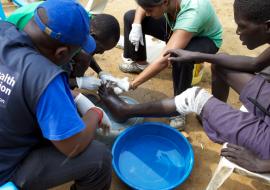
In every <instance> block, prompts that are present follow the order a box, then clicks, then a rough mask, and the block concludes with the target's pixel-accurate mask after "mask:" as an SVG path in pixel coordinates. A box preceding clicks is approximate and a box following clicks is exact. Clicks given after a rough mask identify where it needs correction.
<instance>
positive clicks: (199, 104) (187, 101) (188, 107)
mask: <svg viewBox="0 0 270 190" xmlns="http://www.w3.org/2000/svg"><path fill="white" fill-rule="evenodd" d="M212 96H213V95H212V94H209V93H208V92H207V91H206V90H204V89H202V88H199V87H192V88H189V89H187V90H186V91H184V92H183V93H181V94H179V95H178V96H176V97H175V99H174V102H175V106H176V110H177V111H178V112H179V113H180V114H182V115H187V114H189V113H196V114H198V115H199V114H200V113H201V111H202V109H203V106H204V105H205V103H206V102H207V101H208V100H209V99H210V98H211V97H212Z"/></svg>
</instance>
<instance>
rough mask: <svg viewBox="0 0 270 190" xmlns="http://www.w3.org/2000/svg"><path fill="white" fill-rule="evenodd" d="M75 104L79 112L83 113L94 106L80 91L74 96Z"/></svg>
mask: <svg viewBox="0 0 270 190" xmlns="http://www.w3.org/2000/svg"><path fill="white" fill-rule="evenodd" d="M74 101H75V103H76V106H77V108H78V110H79V112H80V113H81V114H82V115H84V114H86V112H87V111H88V110H89V109H90V108H92V107H95V105H94V104H93V103H92V102H91V101H90V100H89V99H88V98H87V97H85V96H84V95H82V94H81V93H80V94H79V95H78V96H76V98H75V99H74Z"/></svg>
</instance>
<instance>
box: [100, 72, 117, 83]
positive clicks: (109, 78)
mask: <svg viewBox="0 0 270 190" xmlns="http://www.w3.org/2000/svg"><path fill="white" fill-rule="evenodd" d="M98 77H99V78H100V79H101V80H102V81H103V82H108V81H112V82H116V78H115V77H113V76H112V75H111V74H110V73H107V72H105V71H101V72H99V73H98Z"/></svg>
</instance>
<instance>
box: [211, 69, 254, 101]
mask: <svg viewBox="0 0 270 190" xmlns="http://www.w3.org/2000/svg"><path fill="white" fill-rule="evenodd" d="M213 68H214V69H213ZM213 68H212V70H215V71H214V72H215V77H217V78H218V79H217V80H216V84H215V86H212V90H213V91H212V94H213V95H214V97H216V98H217V99H219V100H221V101H223V102H226V101H227V98H228V95H229V89H227V88H229V87H231V88H232V89H234V90H235V91H236V92H237V93H238V94H240V93H241V91H242V89H243V88H244V86H245V85H246V84H247V83H248V81H250V80H251V79H252V78H253V77H254V76H255V75H254V74H250V73H245V72H239V71H233V70H229V69H225V68H224V67H218V66H214V67H213ZM213 88H215V89H213ZM218 88H219V89H218Z"/></svg>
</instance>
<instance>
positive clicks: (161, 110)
mask: <svg viewBox="0 0 270 190" xmlns="http://www.w3.org/2000/svg"><path fill="white" fill-rule="evenodd" d="M127 106H128V107H127V110H132V111H127V112H126V113H127V117H128V118H131V117H166V116H176V115H179V113H178V112H177V111H176V106H175V102H174V98H170V99H169V98H168V99H163V100H159V101H155V102H148V103H144V104H128V105H127Z"/></svg>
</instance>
